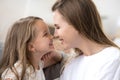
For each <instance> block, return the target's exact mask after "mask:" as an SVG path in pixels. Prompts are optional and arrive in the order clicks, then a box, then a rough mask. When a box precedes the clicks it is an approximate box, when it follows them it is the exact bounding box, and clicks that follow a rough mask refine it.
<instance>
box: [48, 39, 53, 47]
mask: <svg viewBox="0 0 120 80" xmlns="http://www.w3.org/2000/svg"><path fill="white" fill-rule="evenodd" d="M49 46H50V47H51V48H54V45H53V41H52V40H51V41H50V43H49Z"/></svg>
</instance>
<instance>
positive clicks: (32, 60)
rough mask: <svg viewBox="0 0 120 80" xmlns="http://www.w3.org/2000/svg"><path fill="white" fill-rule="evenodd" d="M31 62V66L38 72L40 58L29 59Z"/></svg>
mask: <svg viewBox="0 0 120 80" xmlns="http://www.w3.org/2000/svg"><path fill="white" fill-rule="evenodd" d="M30 60H31V61H30V62H31V64H32V65H33V67H34V68H35V69H36V70H39V69H40V66H39V63H40V58H39V57H38V58H37V57H35V56H33V57H31V59H30Z"/></svg>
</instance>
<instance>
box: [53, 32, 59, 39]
mask: <svg viewBox="0 0 120 80" xmlns="http://www.w3.org/2000/svg"><path fill="white" fill-rule="evenodd" d="M54 38H59V36H58V32H57V30H55V32H54Z"/></svg>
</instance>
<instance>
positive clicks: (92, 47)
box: [79, 41, 107, 56]
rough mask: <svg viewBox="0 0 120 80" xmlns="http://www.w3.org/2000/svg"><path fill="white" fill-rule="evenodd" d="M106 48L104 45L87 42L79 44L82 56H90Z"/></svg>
mask: <svg viewBox="0 0 120 80" xmlns="http://www.w3.org/2000/svg"><path fill="white" fill-rule="evenodd" d="M106 47H107V46H105V45H101V44H97V43H95V42H92V41H87V42H84V43H82V44H80V46H79V49H80V50H81V51H82V52H83V55H86V56H90V55H93V54H96V53H98V52H100V51H102V50H103V49H104V48H106Z"/></svg>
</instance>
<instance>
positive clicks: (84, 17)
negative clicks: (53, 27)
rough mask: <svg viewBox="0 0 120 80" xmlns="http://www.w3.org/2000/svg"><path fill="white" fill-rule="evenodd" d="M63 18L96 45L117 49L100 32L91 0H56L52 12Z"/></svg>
mask: <svg viewBox="0 0 120 80" xmlns="http://www.w3.org/2000/svg"><path fill="white" fill-rule="evenodd" d="M56 10H57V11H58V12H59V13H60V14H61V15H62V16H63V18H64V19H65V20H66V21H67V22H68V23H69V24H71V25H73V26H74V28H75V29H76V30H77V31H78V32H79V33H80V34H82V35H83V36H85V37H86V38H88V39H89V40H91V41H93V42H96V43H98V44H102V45H107V46H114V47H117V46H116V45H115V44H114V43H113V42H112V41H111V40H109V39H108V38H107V37H106V35H105V34H104V32H103V30H102V22H101V18H100V15H99V13H98V11H97V8H96V6H95V4H94V3H93V1H92V0H57V2H56V3H55V4H54V5H53V7H52V11H53V12H54V11H56Z"/></svg>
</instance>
